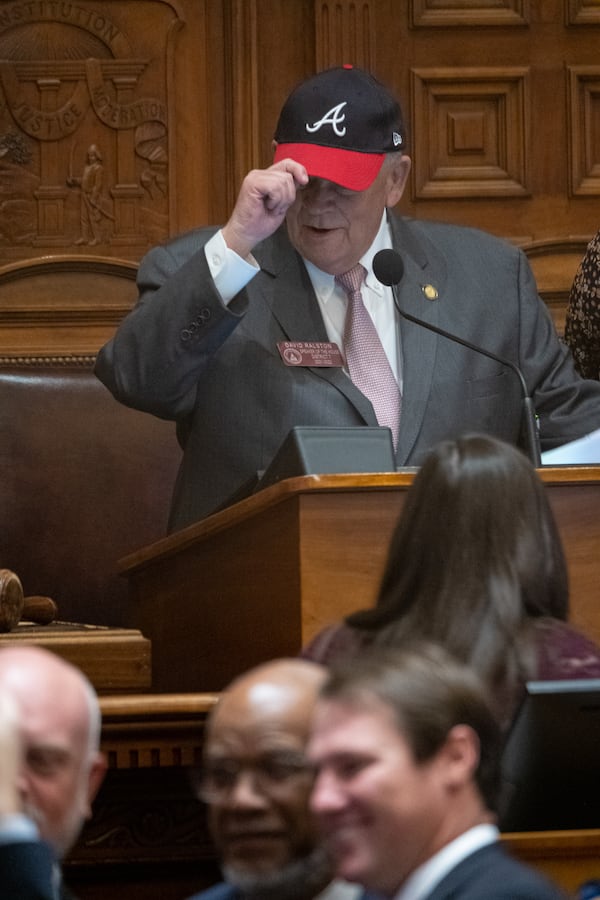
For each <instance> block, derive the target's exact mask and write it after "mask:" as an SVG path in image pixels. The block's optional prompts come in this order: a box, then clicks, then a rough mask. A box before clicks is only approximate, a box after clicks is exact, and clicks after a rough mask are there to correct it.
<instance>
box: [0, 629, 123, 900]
mask: <svg viewBox="0 0 600 900" xmlns="http://www.w3.org/2000/svg"><path fill="white" fill-rule="evenodd" d="M0 696H1V697H4V698H5V699H6V700H8V702H9V703H10V704H11V707H12V708H13V710H14V717H15V721H16V726H17V730H18V733H19V740H20V754H21V760H20V765H19V767H18V774H17V788H18V797H19V799H20V807H21V809H20V812H21V813H23V814H24V818H25V820H26V823H29V829H28V831H27V834H26V835H24V832H23V830H22V827H21V826H22V825H23V822H21V825H20V827H19V830H18V832H17V834H16V835H15V837H23V836H25V837H26V838H27V839H28V840H35V838H36V837H39V838H41V840H42V841H43V842H45V843H46V844H47V845H49V847H50V848H51V850H52V852H53V854H54V856H55V858H56V860H58V861H60V860H62V859H63V858H64V857H65V856H66V854H67V853H68V852H69V850H70V849H71V848H72V846H73V845H74V843H75V841H76V840H77V838H78V836H79V833H80V831H81V828H82V826H83V823H84V821H85V820H86V819H88V818H89V817H90V816H91V804H92V801H93V799H94V797H95V795H96V793H97V791H98V789H99V787H100V785H101V783H102V780H103V778H104V774H105V771H106V762H105V760H104V757H103V755H102V753H101V752H100V750H99V743H100V724H101V719H100V708H99V705H98V699H97V696H96V693H95V691H94V689H93V687H92V685H91V684H90V683H89V681H88V680H87V678H86V677H85V676H84V675H83V673H82V672H81V671H80V670H79V669H77V668H76V667H75V666H73V665H71V664H70V663H68V662H66V661H65V660H63V659H61V658H60V657H59V656H56V655H55V654H54V653H51V652H50V651H48V650H44V649H42V648H40V647H36V646H27V645H24V646H10V647H4V648H2V649H0ZM4 824H5V823H4ZM8 824H9V825H10V821H9V823H8ZM9 838H10V831H9V832H8V833H6V829H5V830H4V834H3V833H2V827H0V840H2V841H4V843H8V840H9ZM59 880H60V879H59ZM58 894H59V896H60V897H61V898H64V900H66V898H68V897H69V893H68V891H67V889H66V888H65V887H64V885H62V884H61V885H60V886H59V888H58Z"/></svg>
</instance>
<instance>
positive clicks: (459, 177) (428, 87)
mask: <svg viewBox="0 0 600 900" xmlns="http://www.w3.org/2000/svg"><path fill="white" fill-rule="evenodd" d="M527 77H528V70H527V69H413V71H412V105H413V109H414V110H415V115H414V120H413V129H414V139H413V147H414V153H413V157H414V162H413V167H414V168H413V172H414V183H415V194H416V197H417V199H420V198H427V197H434V198H441V199H443V198H444V197H475V196H477V197H497V196H504V197H513V196H523V195H527V194H528V193H529V186H528V183H527V168H526V167H527V161H528V126H527V123H528V121H529V115H530V109H529V98H528V91H527Z"/></svg>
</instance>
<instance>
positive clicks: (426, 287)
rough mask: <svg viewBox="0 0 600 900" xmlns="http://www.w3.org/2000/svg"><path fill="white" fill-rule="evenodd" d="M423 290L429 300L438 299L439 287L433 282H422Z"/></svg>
mask: <svg viewBox="0 0 600 900" xmlns="http://www.w3.org/2000/svg"><path fill="white" fill-rule="evenodd" d="M421 290H422V291H423V293H424V294H425V296H426V297H427V299H428V300H437V298H438V292H437V288H435V287H434V286H433V285H432V284H422V285H421Z"/></svg>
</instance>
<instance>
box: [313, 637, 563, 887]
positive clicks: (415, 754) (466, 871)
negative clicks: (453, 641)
mask: <svg viewBox="0 0 600 900" xmlns="http://www.w3.org/2000/svg"><path fill="white" fill-rule="evenodd" d="M500 747H501V733H500V729H499V726H498V723H497V721H496V719H495V716H494V714H493V712H492V707H491V705H490V703H489V700H488V698H487V696H486V694H485V692H484V688H483V686H482V684H481V682H480V681H479V680H478V678H477V676H476V675H475V673H474V672H473V671H472V670H470V669H469V668H467V667H466V666H464V665H463V664H461V663H458V662H455V661H454V660H453V659H452V657H450V656H449V654H447V653H446V651H445V650H443V649H442V648H441V647H438V646H437V645H430V644H423V645H419V646H415V647H414V648H413V649H412V650H411V649H408V650H396V651H387V652H386V651H384V650H381V648H380V649H379V652H378V653H374V652H372V653H369V654H365V655H364V656H363V657H362V658H361V657H356V658H354V659H352V660H349V661H347V662H346V663H345V664H344V665H343V666H340V667H338V668H337V670H333V671H332V674H331V675H330V677H329V680H328V681H327V682H326V684H325V686H324V688H323V689H322V691H321V697H320V699H319V701H318V703H317V706H316V712H315V717H314V722H313V726H312V732H311V738H310V740H309V745H308V751H307V752H308V756H309V758H310V760H311V762H312V763H313V765H314V767H315V784H314V787H313V792H312V796H311V808H312V810H313V812H314V814H315V816H316V818H317V821H318V824H319V825H320V829H321V833H322V836H323V839H324V843H325V846H326V847H327V848H328V849H329V852H330V854H331V856H332V859H333V861H334V865H335V869H336V872H337V875H338V876H339V877H340V878H345V879H347V880H348V881H350V882H357V883H359V884H361V885H363V886H365V887H366V888H367V889H369V890H370V891H374V892H375V893H376V894H377V895H378V896H381V897H385V898H392V897H393V898H394V900H482V898H485V900H560V898H561V896H562V895H561V893H560V891H559V890H558V888H557V887H555V886H554V885H552V884H551V883H550V882H548V881H546V880H545V879H544V878H542V876H541V875H540V874H539V873H537V872H535V871H534V870H533V869H529V868H527V867H526V866H524V865H523V864H521V863H520V862H517V861H516V860H515V859H513V858H512V857H510V856H509V855H508V853H507V852H506V850H505V849H504V848H503V846H502V844H501V843H500V842H499V841H498V836H499V835H498V829H497V827H496V824H495V821H496V815H495V808H496V803H497V800H498V795H499V790H500Z"/></svg>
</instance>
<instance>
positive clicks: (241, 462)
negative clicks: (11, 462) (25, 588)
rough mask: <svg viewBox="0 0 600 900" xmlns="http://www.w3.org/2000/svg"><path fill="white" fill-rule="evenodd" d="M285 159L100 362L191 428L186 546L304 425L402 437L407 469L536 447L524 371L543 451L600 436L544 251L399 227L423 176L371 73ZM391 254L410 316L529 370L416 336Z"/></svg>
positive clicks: (298, 97) (390, 100) (307, 107)
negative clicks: (468, 440) (386, 258)
mask: <svg viewBox="0 0 600 900" xmlns="http://www.w3.org/2000/svg"><path fill="white" fill-rule="evenodd" d="M273 147H274V162H273V164H272V165H271V166H269V167H268V168H266V169H257V170H253V171H251V172H250V173H249V174H248V175H247V176H246V178H245V179H244V182H243V184H242V187H241V189H240V193H239V195H238V198H237V201H236V204H235V206H234V209H233V211H232V213H231V216H230V218H229V220H228V221H227V222H226V223H225V225H224V226H223V227H222V228H221V229H217V228H202V229H197V230H194V231H191V232H189V233H187V234H185V235H182V236H180V237H177V238H175V239H174V240H172V241H171V242H169V243H167V244H166V245H164V246H161V247H157V248H154V249H153V250H151V251H150V252H149V253H148V254H147V256H146V257H145V258H144V259H143V260H142V262H141V265H140V269H139V274H138V289H139V299H138V303H137V304H136V306H135V307H134V309H133V310H132V311H131V312H130V314H129V315H127V316H126V317H125V319H124V320H123V322H122V323H121V325H120V326H119V328H118V330H117V332H116V334H115V336H114V337H113V338H112V339H111V340H110V341H109V342H108V343H107V344H106V345H105V346H104V347H103V348H102V349H101V351H100V353H99V354H98V358H97V363H96V374H97V375H98V377H99V378H100V380H101V381H102V382H103V383H104V384H105V385H106V386H107V387H108V388H109V390H110V391H111V392H112V393H113V394H114V396H115V397H116V398H117V399H118V400H120V401H121V402H123V403H125V404H127V405H129V406H132V407H135V408H138V409H141V410H145V411H147V412H150V413H153V414H154V415H157V416H161V417H163V418H167V419H172V420H174V421H175V422H176V423H177V434H178V438H179V441H180V443H181V446H182V448H183V459H182V464H181V468H180V471H179V476H178V478H177V482H176V485H175V490H174V495H173V503H172V508H171V516H170V522H169V529H170V530H171V531H172V530H175V529H178V528H181V527H183V526H185V525H187V524H189V523H191V522H194V521H197V520H198V519H201V518H202V517H204V516H206V515H208V514H210V513H211V512H213V511H215V510H216V509H218V508H220V507H222V506H224V505H226V504H227V503H229V502H231V500H232V498H233V497H237V496H239V494H240V490H242V491H243V490H244V486H248V485H250V484H252V482H253V480H256V477H257V473H260V472H262V471H264V470H265V469H266V468H267V467H268V465H269V463H270V462H271V461H272V459H273V457H274V456H275V455H276V453H277V451H278V449H279V447H280V446H281V444H282V442H283V440H284V438H285V437H286V435H287V434H288V432H289V431H290V430H291V429H292V428H293V427H295V426H338V427H340V426H342V427H345V426H351V427H357V426H377V425H384V426H386V427H389V428H390V429H391V432H392V435H393V439H394V450H395V460H396V464H397V465H398V466H403V465H419V464H420V462H421V460H422V459H423V457H424V455H425V453H426V452H427V451H428V450H429V449H430V448H431V447H432V446H433V445H434V444H436V443H438V442H439V441H440V440H443V439H446V438H456V437H458V436H459V435H461V434H463V433H465V432H473V431H481V432H486V433H489V434H492V435H495V436H496V437H499V438H502V439H504V440H506V441H508V442H509V443H513V444H516V443H518V442H519V441H520V439H521V438H520V436H521V430H522V418H523V416H522V406H523V403H522V401H523V389H522V385H521V384H520V381H519V378H518V377H517V374H516V373H515V371H514V368H515V367H516V368H518V369H520V370H522V373H523V377H524V382H525V386H526V388H527V392H528V393H529V395H530V396H531V397H532V398H533V403H534V405H535V409H536V413H537V416H538V422H539V434H540V439H541V447H542V450H546V449H550V448H552V447H554V446H557V445H560V444H562V443H565V442H567V441H569V440H572V439H574V438H577V437H581V436H582V435H584V434H587V433H588V432H590V431H592V430H593V429H594V428H599V427H600V383H596V382H591V381H584V380H582V379H580V378H579V376H578V375H577V374H576V372H575V370H574V367H573V362H572V359H571V356H570V354H569V351H568V350H567V348H566V347H565V346H564V345H563V344H561V343H560V341H559V339H558V337H557V334H556V332H555V330H554V327H553V324H552V320H551V318H550V316H549V313H548V311H547V309H546V307H545V305H544V303H543V302H542V300H541V299H540V297H539V296H538V294H537V290H536V286H535V283H534V279H533V275H532V273H531V270H530V268H529V266H528V264H527V260H526V258H525V256H524V254H523V253H522V252H520V251H519V250H518V249H517V248H515V247H513V246H511V245H510V244H509V243H508V242H504V241H501V240H498V239H497V238H494V237H491V236H490V235H487V234H485V233H483V232H481V231H477V230H474V229H466V228H459V227H456V226H453V225H447V224H440V223H432V222H424V221H416V220H412V219H408V218H402V217H400V216H398V215H396V214H395V213H394V212H392V208H393V207H394V206H396V205H397V204H398V203H399V201H400V200H401V198H402V195H403V192H404V190H405V187H406V184H407V180H408V176H409V172H410V166H411V160H410V157H409V156H408V155H407V152H406V151H407V136H406V127H405V123H404V119H403V115H402V111H401V108H400V105H399V103H398V102H397V100H396V98H395V97H394V96H393V94H392V93H391V92H390V91H389V90H388V89H387V88H386V87H385V86H384V85H383V84H381V83H380V82H379V81H378V80H377V79H375V78H374V77H373V76H372V75H371V74H370V73H368V72H365V71H363V70H361V69H358V68H354V67H352V66H342V67H338V68H334V69H329V70H327V71H324V72H320V73H318V74H317V75H315V76H313V77H312V78H309V79H307V80H306V81H304V82H302V83H301V84H300V85H299V86H297V87H296V88H295V89H294V90H293V91H292V92H291V94H290V95H289V97H288V99H287V100H286V102H285V104H284V106H283V109H282V111H281V115H280V117H279V121H278V123H277V127H276V129H275V135H274V142H273ZM380 250H393V251H396V252H397V253H398V254H399V255H400V258H401V268H402V271H403V276H402V279H401V284H400V286H399V289H398V292H397V293H398V297H399V302H400V306H401V308H402V309H403V310H404V311H406V312H408V313H409V314H411V315H413V316H415V317H417V318H418V319H421V320H424V321H425V322H427V323H429V324H431V325H433V326H436V327H441V328H443V329H445V330H446V331H448V332H451V333H454V334H456V335H458V336H460V337H462V338H464V339H466V340H468V341H470V343H472V344H474V345H476V346H480V347H483V348H486V349H487V350H488V351H490V352H491V353H492V354H495V355H496V356H498V357H500V358H501V359H503V360H507V361H508V362H509V365H508V366H506V365H502V364H500V363H499V362H497V361H496V360H494V359H490V358H488V357H486V356H484V355H482V354H478V353H474V352H473V351H472V350H469V349H467V348H465V347H461V346H458V345H457V344H456V343H453V342H452V341H449V340H448V339H446V338H444V337H441V336H439V335H437V334H434V333H432V332H431V331H429V330H426V329H425V328H423V327H421V326H420V325H418V324H415V323H414V322H408V321H405V320H403V319H401V317H400V314H399V312H398V310H397V308H396V306H395V300H394V295H393V292H392V290H391V288H390V287H388V286H385V285H384V284H382V283H381V282H380V281H379V280H378V279H377V278H376V277H375V274H374V271H373V259H374V257H375V255H376V254H377V253H378V252H379V251H380ZM357 298H358V299H357ZM356 310H358V311H359V312H356ZM511 367H512V370H511ZM534 430H535V429H534ZM246 489H248V490H249V488H246Z"/></svg>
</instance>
